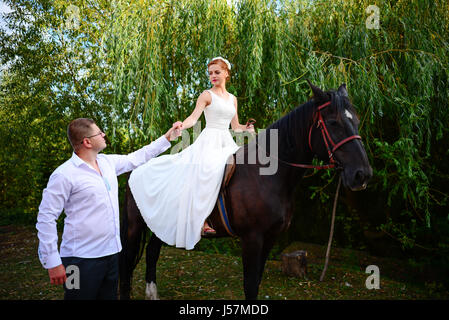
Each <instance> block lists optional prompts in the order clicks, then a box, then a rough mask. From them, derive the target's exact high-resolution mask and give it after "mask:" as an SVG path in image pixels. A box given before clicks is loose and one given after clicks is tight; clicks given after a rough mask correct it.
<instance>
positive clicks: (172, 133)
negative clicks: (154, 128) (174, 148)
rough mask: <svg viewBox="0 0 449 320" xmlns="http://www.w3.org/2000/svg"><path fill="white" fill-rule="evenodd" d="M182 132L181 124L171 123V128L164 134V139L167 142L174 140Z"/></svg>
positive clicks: (179, 122) (178, 122)
mask: <svg viewBox="0 0 449 320" xmlns="http://www.w3.org/2000/svg"><path fill="white" fill-rule="evenodd" d="M181 131H182V122H181V121H177V122H175V123H173V126H172V127H171V128H170V129H169V130H168V131H167V133H165V137H166V138H167V140H168V141H173V140H176V139H177V138H178V137H179V136H180V135H181Z"/></svg>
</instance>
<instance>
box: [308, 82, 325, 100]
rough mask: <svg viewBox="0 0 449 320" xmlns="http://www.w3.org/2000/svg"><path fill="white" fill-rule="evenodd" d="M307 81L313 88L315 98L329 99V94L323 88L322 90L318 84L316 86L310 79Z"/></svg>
mask: <svg viewBox="0 0 449 320" xmlns="http://www.w3.org/2000/svg"><path fill="white" fill-rule="evenodd" d="M307 83H308V84H309V87H310V89H312V92H313V97H314V98H315V100H316V101H318V102H325V101H327V100H329V98H328V96H327V94H326V93H324V92H323V90H321V89H320V88H318V87H317V86H314V85H313V84H312V83H311V82H310V81H309V79H307Z"/></svg>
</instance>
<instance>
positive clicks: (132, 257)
mask: <svg viewBox="0 0 449 320" xmlns="http://www.w3.org/2000/svg"><path fill="white" fill-rule="evenodd" d="M129 176H130V174H129V173H128V174H127V177H126V190H125V199H124V202H123V209H122V221H121V226H120V237H121V242H122V252H121V254H120V277H122V276H123V277H124V278H126V277H130V276H131V274H132V272H133V271H134V269H135V268H136V266H137V264H138V263H139V261H140V259H141V258H142V255H143V251H144V249H145V244H146V242H147V226H146V224H145V221H143V218H142V216H141V215H140V211H139V209H138V208H137V205H136V202H135V200H134V197H133V195H132V193H131V190H130V188H129V185H128V180H129ZM130 220H131V222H130ZM130 223H131V226H132V229H131V230H129V227H130ZM130 233H131V236H132V237H134V236H136V235H133V234H132V233H137V237H138V239H136V240H134V241H132V243H130V242H129V236H130Z"/></svg>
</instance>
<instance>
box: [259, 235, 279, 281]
mask: <svg viewBox="0 0 449 320" xmlns="http://www.w3.org/2000/svg"><path fill="white" fill-rule="evenodd" d="M275 240H276V239H275V237H273V236H266V237H264V241H263V247H262V254H261V256H260V270H259V285H260V283H261V282H262V277H263V272H264V270H265V264H266V262H267V259H268V255H269V254H270V251H271V249H272V248H273V245H274V242H275Z"/></svg>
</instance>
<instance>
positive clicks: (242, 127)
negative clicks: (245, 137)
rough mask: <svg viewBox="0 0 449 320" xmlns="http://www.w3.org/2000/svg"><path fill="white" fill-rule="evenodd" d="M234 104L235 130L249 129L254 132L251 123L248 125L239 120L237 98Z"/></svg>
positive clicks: (233, 120)
mask: <svg viewBox="0 0 449 320" xmlns="http://www.w3.org/2000/svg"><path fill="white" fill-rule="evenodd" d="M234 106H235V116H234V118H232V120H231V127H232V130H234V131H237V132H238V131H248V132H254V126H253V125H252V124H251V125H249V126H248V127H247V126H246V125H244V124H240V122H239V114H238V110H237V98H234Z"/></svg>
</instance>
